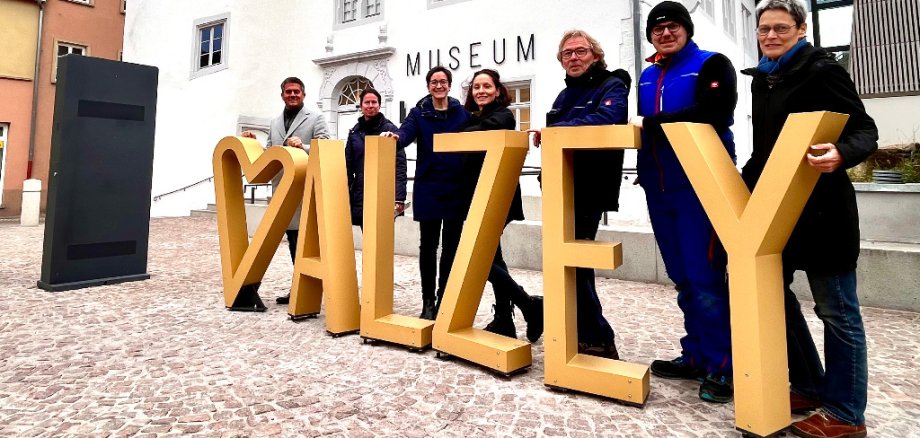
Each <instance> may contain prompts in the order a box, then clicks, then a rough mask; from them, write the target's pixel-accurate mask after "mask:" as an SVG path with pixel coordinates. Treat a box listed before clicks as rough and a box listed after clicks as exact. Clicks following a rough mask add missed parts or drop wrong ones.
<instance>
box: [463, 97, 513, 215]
mask: <svg viewBox="0 0 920 438" xmlns="http://www.w3.org/2000/svg"><path fill="white" fill-rule="evenodd" d="M516 125H517V123H515V121H514V114H513V113H512V112H511V110H509V109H508V108H506V107H503V106H500V105H498V104H496V103H494V102H493V103H492V104H490V105H487V106H486V107H485V108H483V110H482V111H481V112H474V113H473V114H472V115H471V116H470V119H469V120H467V122H466V126H464V127H463V132H473V131H495V130H499V129H514V128H515V126H516ZM464 155H465V157H464V162H463V183H464V196H465V197H466V199H467V202H468V205H470V204H472V201H473V193H474V191H475V190H476V183H477V182H478V181H479V174H480V172H482V164H483V163H484V162H485V158H486V154H485V153H484V152H471V153H467V154H464ZM467 210H469V208H467ZM520 220H524V207H523V202H522V199H521V184H520V182H518V184H517V188H516V189H515V190H514V197H513V198H512V199H511V208H510V209H509V210H508V219H507V220H506V221H505V222H506V223H507V222H511V221H520Z"/></svg>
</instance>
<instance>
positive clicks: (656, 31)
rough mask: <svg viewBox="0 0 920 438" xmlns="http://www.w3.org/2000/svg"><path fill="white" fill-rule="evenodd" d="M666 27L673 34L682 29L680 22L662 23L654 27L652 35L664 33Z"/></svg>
mask: <svg viewBox="0 0 920 438" xmlns="http://www.w3.org/2000/svg"><path fill="white" fill-rule="evenodd" d="M665 29H667V30H668V32H671V33H672V34H673V33H677V31H679V30H680V23H676V22H673V23H668V24H661V25H658V26H655V27H653V28H652V35H655V36H661V35H664V30H665Z"/></svg>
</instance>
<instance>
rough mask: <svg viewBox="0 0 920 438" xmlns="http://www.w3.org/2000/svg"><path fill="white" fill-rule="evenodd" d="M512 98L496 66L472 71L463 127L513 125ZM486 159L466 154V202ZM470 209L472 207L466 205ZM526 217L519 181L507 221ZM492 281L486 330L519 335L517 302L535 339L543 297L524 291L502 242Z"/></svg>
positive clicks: (540, 325)
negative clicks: (507, 261) (492, 312)
mask: <svg viewBox="0 0 920 438" xmlns="http://www.w3.org/2000/svg"><path fill="white" fill-rule="evenodd" d="M510 103H511V99H510V97H509V94H508V89H507V88H506V87H505V85H504V84H502V82H501V78H500V77H499V74H498V72H497V71H495V70H491V69H483V70H480V71H477V72H476V73H474V74H473V80H472V82H470V86H469V89H468V90H467V95H466V103H465V104H464V106H465V107H466V109H467V110H468V111H470V112H471V113H472V115H471V116H470V119H469V120H468V121H467V123H466V125H465V126H464V127H463V132H472V131H491V130H498V129H514V128H515V125H516V123H515V120H514V114H512V113H511V111H510V110H509V109H508V105H509V104H510ZM484 160H485V153H484V152H474V153H468V154H465V157H464V169H463V171H464V178H463V181H464V183H465V184H464V188H463V192H464V198H465V201H466V205H470V204H471V203H472V199H473V192H474V191H475V190H476V182H477V181H478V180H479V173H480V172H481V171H482V164H483V161H484ZM467 210H469V208H467ZM523 219H524V208H523V205H522V201H521V185H520V184H517V188H516V189H515V192H514V198H513V199H512V201H511V207H510V209H509V211H508V219H507V220H506V221H505V225H507V224H508V223H509V222H511V221H513V220H523ZM489 282H490V283H492V289H493V290H494V291H495V307H494V310H495V318H494V319H493V320H492V322H490V323H489V324H488V325H486V330H487V331H490V332H492V333H496V334H499V335H503V336H508V337H511V338H517V332H516V329H515V327H514V320H513V314H514V306H517V307H518V308H519V309H521V313H523V314H524V320H525V321H527V339H528V340H529V341H530V342H536V341H537V339H540V335H542V334H543V297H541V296H531V295H528V294H527V292H525V291H524V288H522V287H521V286H520V285H519V284H518V283H517V282H515V281H514V279H513V278H511V274H510V273H509V272H508V265H506V264H505V260H504V259H503V258H502V247H501V243H499V245H498V248H497V249H496V251H495V258H494V259H493V261H492V268H491V269H490V270H489Z"/></svg>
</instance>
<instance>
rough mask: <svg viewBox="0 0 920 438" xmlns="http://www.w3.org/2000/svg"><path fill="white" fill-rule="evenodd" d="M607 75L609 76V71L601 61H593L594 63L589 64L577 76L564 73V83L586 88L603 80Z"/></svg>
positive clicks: (569, 85)
mask: <svg viewBox="0 0 920 438" xmlns="http://www.w3.org/2000/svg"><path fill="white" fill-rule="evenodd" d="M608 76H610V72H609V71H607V69H606V68H604V67H603V66H602V65H601V63H599V62H597V61H594V64H591V66H590V67H588V69H587V70H585V72H584V73H582V75H581V76H579V77H577V78H573V77H571V76H569V75H565V85H566V86H567V87H576V88H586V87H590V86H593V85H594V84H597V83H599V82H603V81H604V80H605V79H607V77H608Z"/></svg>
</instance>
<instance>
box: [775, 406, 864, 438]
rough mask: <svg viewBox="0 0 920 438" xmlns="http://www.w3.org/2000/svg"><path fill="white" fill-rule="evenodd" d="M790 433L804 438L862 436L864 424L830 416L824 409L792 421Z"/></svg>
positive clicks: (857, 437)
mask: <svg viewBox="0 0 920 438" xmlns="http://www.w3.org/2000/svg"><path fill="white" fill-rule="evenodd" d="M790 430H791V431H792V433H794V434H796V435H798V436H802V437H805V438H863V437H865V436H866V425H865V424H859V425H852V424H848V423H844V422H843V421H840V420H838V419H836V418H834V417H831V416H830V415H828V414H827V413H825V412H824V411H818V412H815V413H814V414H811V416H810V417H808V418H806V419H804V420H802V421H796V422H795V423H792V426H791V427H790Z"/></svg>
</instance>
